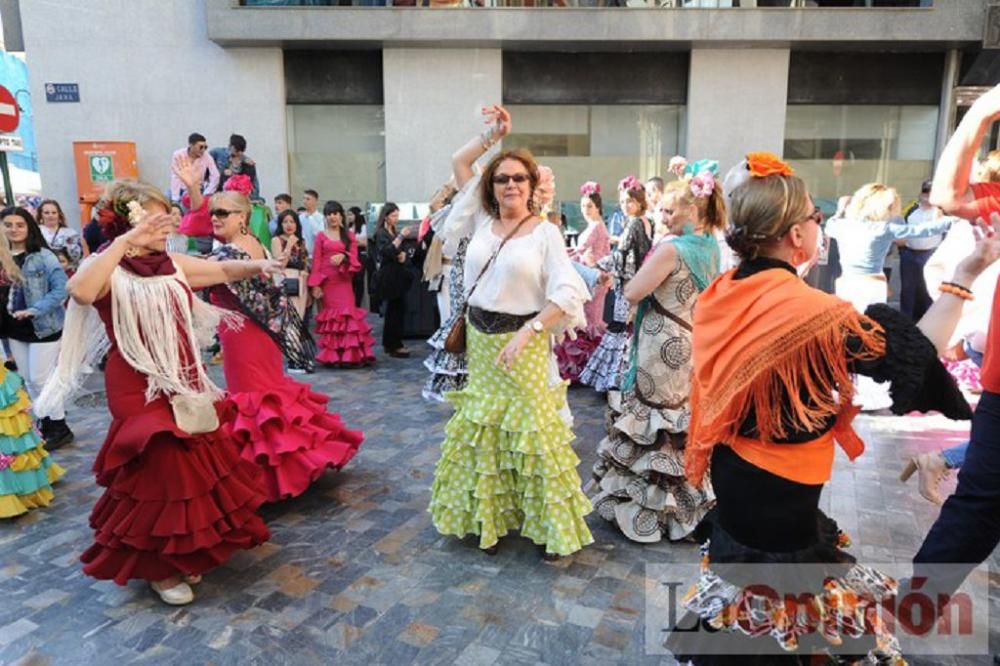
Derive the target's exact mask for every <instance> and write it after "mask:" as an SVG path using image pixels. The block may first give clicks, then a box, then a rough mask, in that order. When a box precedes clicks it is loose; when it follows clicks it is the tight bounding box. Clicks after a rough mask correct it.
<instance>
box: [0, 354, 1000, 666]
mask: <svg viewBox="0 0 1000 666" xmlns="http://www.w3.org/2000/svg"><path fill="white" fill-rule="evenodd" d="M411 347H412V348H413V349H414V350H415V351H416V353H415V354H414V358H412V359H409V360H405V361H402V360H394V359H388V358H385V357H380V359H379V364H378V366H377V368H375V369H369V370H340V371H334V370H321V371H320V372H318V373H317V374H316V375H313V376H311V377H310V378H309V379H310V381H312V383H313V384H314V385H315V386H316V387H317V388H318V389H319V390H321V391H323V392H325V393H327V394H329V395H330V397H331V409H333V410H335V411H339V412H340V413H341V414H342V415H343V417H344V420H345V422H346V423H347V424H348V426H349V427H353V428H359V429H362V430H364V432H365V443H364V445H363V446H362V448H361V451H360V452H359V454H358V456H357V457H356V458H355V459H354V461H352V462H351V463H350V465H349V466H348V467H347V468H346V469H344V470H343V471H341V472H339V473H330V474H327V475H326V476H324V477H323V478H321V479H320V480H319V481H318V482H317V483H316V484H315V485H314V487H312V488H311V489H310V490H309V491H308V492H307V493H306V494H305V495H304V496H302V497H299V498H297V499H295V500H293V501H288V502H284V503H282V504H279V505H276V506H268V507H266V508H265V510H264V516H265V518H266V519H267V522H268V523H269V524H270V526H271V530H272V540H271V541H270V542H269V543H267V544H265V545H263V546H261V547H259V548H257V549H256V550H254V551H252V552H243V553H240V554H238V555H237V556H236V557H234V558H233V559H232V560H231V561H230V562H229V563H228V564H227V565H226V566H224V567H222V568H220V569H219V570H217V571H214V572H212V573H211V574H210V575H208V576H206V579H205V582H204V583H202V584H201V585H200V586H199V587H198V590H197V592H198V599H197V601H196V602H195V604H193V605H191V606H188V607H185V608H180V609H178V608H170V607H167V606H164V605H163V604H161V603H160V602H159V601H158V600H157V599H156V598H154V596H153V594H152V593H151V592H150V591H149V590H148V588H146V587H145V586H144V585H142V584H139V583H137V582H133V583H132V584H131V585H129V586H127V587H119V586H116V585H114V584H113V583H110V582H98V581H94V580H92V579H90V578H87V577H85V576H83V575H82V574H81V572H80V564H79V562H78V559H77V558H78V556H79V554H80V552H81V551H82V550H83V549H84V548H85V547H86V546H87V545H88V544H89V539H90V536H91V532H90V530H89V528H88V527H87V522H86V520H87V515H88V512H89V510H90V508H91V506H93V504H94V502H95V500H96V499H97V497H98V494H99V493H98V488H97V487H96V485H95V483H94V479H93V476H92V475H91V472H90V466H91V463H92V461H93V458H94V456H95V454H96V452H97V450H98V447H99V445H100V443H101V441H102V439H103V437H104V434H105V431H106V428H107V423H108V416H107V413H106V411H105V410H104V407H103V402H102V398H101V395H100V393H95V394H93V395H91V396H90V397H89V398H84V399H82V400H81V401H79V404H78V405H77V407H76V408H75V409H72V410H71V413H70V423H71V424H72V426H73V428H74V429H75V430H76V432H77V435H78V439H77V443H76V444H75V445H74V446H72V447H69V448H67V449H64V450H61V451H58V452H57V453H56V454H55V457H56V459H57V460H58V461H59V462H60V463H61V464H62V465H64V466H65V467H66V469H67V475H66V477H65V479H64V480H63V481H62V482H60V483H59V484H58V486H57V488H56V502H55V503H54V505H53V506H51V507H50V508H48V509H44V510H39V511H34V512H32V513H30V514H29V515H27V516H26V517H22V518H20V519H17V520H13V521H8V522H5V523H2V524H0V598H2V600H3V601H2V602H0V663H3V664H12V663H25V664H28V663H30V664H87V663H93V664H110V663H117V664H124V663H132V662H144V663H157V664H160V663H167V664H185V665H187V664H208V663H212V664H217V665H219V664H269V665H270V664H314V663H315V664H321V663H337V664H369V665H374V664H393V665H396V664H409V663H415V664H470V665H471V664H475V665H484V666H485V665H487V664H551V665H553V666H556V665H561V664H616V663H629V664H646V663H667V664H669V663H672V660H671V659H670V658H668V657H662V656H653V655H649V654H647V653H646V651H645V647H644V646H645V637H644V634H645V612H644V590H646V589H647V587H648V586H652V585H655V584H656V583H655V581H653V580H651V579H647V577H646V575H645V565H646V564H647V563H670V562H690V563H694V562H696V561H697V552H696V548H695V546H694V545H692V544H688V543H684V544H657V545H648V546H640V545H638V544H634V543H631V542H629V541H627V540H625V539H624V538H623V537H622V536H621V535H620V533H619V532H618V531H617V530H615V529H613V528H612V527H611V526H610V524H608V523H606V522H604V521H603V520H602V519H601V518H599V517H598V516H596V515H591V516H590V518H589V523H590V525H591V528H592V529H593V532H594V536H595V539H596V543H595V544H594V545H593V546H591V547H588V548H586V549H585V550H584V551H582V552H580V553H578V554H576V555H575V556H573V557H569V558H564V559H563V560H561V561H558V562H555V563H546V562H543V561H542V560H541V558H540V556H539V552H538V550H536V548H535V547H533V546H532V545H531V544H530V543H528V542H526V541H524V540H522V539H519V538H517V537H516V536H514V537H510V538H507V539H505V540H504V541H503V542H502V543H501V548H500V553H499V554H498V555H497V556H496V557H492V558H490V557H486V556H484V555H483V554H482V553H481V552H480V551H479V550H478V549H477V548H476V546H475V544H474V542H473V541H472V540H469V539H467V540H465V541H459V540H457V539H454V538H443V537H441V536H439V535H438V534H437V533H436V532H435V531H434V528H433V526H432V525H431V521H430V516H429V514H428V513H427V512H426V507H427V502H428V498H429V489H430V483H431V476H432V473H433V467H434V463H435V461H436V459H437V456H438V451H439V444H440V440H441V438H442V428H443V425H444V423H445V420H446V419H447V417H448V414H449V410H448V408H447V407H446V406H443V405H428V404H426V403H424V402H423V401H422V400H421V398H420V388H421V385H422V383H423V381H424V379H425V377H426V374H425V370H424V368H423V366H422V363H421V361H422V356H423V353H424V346H423V344H422V343H420V342H419V341H414V342H413V343H412V344H411ZM213 372H216V373H217V372H218V368H216V369H214V370H213ZM95 379H96V378H95ZM99 386H100V383H99V381H98V382H96V383H95V384H94V388H95V390H96V389H99ZM570 396H571V397H570V401H571V405H572V408H573V411H574V414H575V416H576V428H575V430H576V432H577V434H578V439H577V441H576V442H575V444H574V446H575V448H576V450H577V452H578V454H579V455H580V457H581V458H582V459H583V464H582V465H581V476H583V477H584V479H585V480H586V479H588V478H589V469H590V466H591V465H592V463H593V459H594V449H595V447H596V444H597V442H598V441H599V439H600V437H601V436H602V432H603V414H602V411H603V401H602V399H600V398H599V396H597V395H596V394H595V393H593V392H592V391H590V390H588V389H574V390H573V391H571V394H570ZM861 425H862V434H863V435H864V436H865V437H866V440H867V441H868V451H867V452H866V454H865V455H864V456H862V457H861V458H860V459H859V461H858V462H857V463H855V464H850V463H848V462H847V461H846V459H845V458H843V456H842V455H841V454H839V453H838V459H837V463H836V470H835V474H834V479H833V482H832V483H831V484H830V486H829V487H828V489H827V490H826V491H825V493H824V498H823V506H824V508H825V509H826V510H827V511H828V512H829V513H830V515H832V516H833V517H835V518H836V519H837V520H838V521H840V523H841V525H842V526H843V527H844V528H845V529H847V530H849V531H850V532H851V533H852V535H853V537H854V541H855V544H856V546H855V549H854V550H855V552H856V554H857V556H858V558H859V559H861V560H863V561H866V562H907V561H909V559H910V558H911V557H912V555H913V553H914V552H915V551H916V548H917V547H918V546H919V544H920V541H921V538H922V535H923V534H924V533H925V532H926V530H927V529H928V527H929V526H930V524H931V522H932V520H933V519H934V517H935V515H936V508H935V507H933V506H931V505H930V504H928V503H927V502H925V501H923V500H922V499H920V497H919V496H918V495H917V492H916V488H915V485H914V484H912V483H911V485H910V486H903V485H902V484H900V483H899V482H898V480H897V476H898V473H899V471H900V469H901V465H902V461H903V460H905V459H906V457H907V456H908V455H911V454H913V453H914V452H918V451H921V450H929V449H933V448H936V447H938V446H940V445H942V444H945V443H950V442H957V441H959V440H960V439H961V438H962V436H963V429H964V428H965V427H966V426H965V425H963V424H953V423H950V422H948V421H946V420H944V419H942V418H935V417H930V418H915V417H911V418H891V417H876V418H863V419H861ZM994 603H996V600H995V599H993V600H991V605H993V604H994ZM998 642H1000V641H996V640H991V643H994V645H993V646H992V647H993V649H994V651H996V649H997V643H998ZM916 661H917V663H935V664H938V663H945V664H952V663H962V664H966V663H969V664H979V663H982V664H985V663H990V660H989V659H988V658H987V657H986V656H982V657H978V658H974V659H968V658H967V659H962V660H958V661H956V660H952V659H950V658H948V659H941V658H935V659H931V660H923V661H922V660H916Z"/></svg>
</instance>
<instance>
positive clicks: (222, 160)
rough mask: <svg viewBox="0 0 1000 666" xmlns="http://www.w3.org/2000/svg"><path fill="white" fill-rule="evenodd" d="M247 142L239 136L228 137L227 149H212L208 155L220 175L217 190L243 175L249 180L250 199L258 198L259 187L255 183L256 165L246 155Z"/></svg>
mask: <svg viewBox="0 0 1000 666" xmlns="http://www.w3.org/2000/svg"><path fill="white" fill-rule="evenodd" d="M246 149H247V140H246V139H245V138H244V137H242V136H241V135H239V134H231V135H230V136H229V147H228V148H222V147H219V148H212V150H210V151H209V155H211V156H212V159H213V160H214V161H215V166H216V168H217V169H218V170H219V173H220V174H221V180H220V182H219V189H222V187H224V186H225V184H226V181H227V180H229V179H230V178H232V177H233V176H235V175H238V174H243V175H245V176H248V177H249V178H250V182H251V183H252V184H253V189H251V190H250V198H251V199H259V198H260V185H259V184H258V182H257V165H256V164H255V163H254V161H253V160H252V159H250V156H249V155H247V154H246Z"/></svg>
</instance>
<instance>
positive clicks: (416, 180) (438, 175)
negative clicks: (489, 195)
mask: <svg viewBox="0 0 1000 666" xmlns="http://www.w3.org/2000/svg"><path fill="white" fill-rule="evenodd" d="M382 58H383V60H382V62H383V71H382V80H383V86H384V88H385V162H386V170H385V180H386V183H385V191H386V197H387V198H388V199H389V200H390V201H404V202H410V201H414V202H416V201H427V200H428V199H430V196H431V194H433V192H434V190H435V189H437V187H438V186H439V185H441V184H442V183H444V182H445V181H446V180H447V179H448V177H449V176H450V174H451V155H452V153H454V152H455V150H456V149H457V148H459V147H460V146H461V145H462V144H464V143H465V142H466V141H468V140H469V139H470V138H472V137H473V136H474V135H475V134H477V133H479V132H482V131H483V129H485V126H484V125H483V123H482V117H481V116H480V113H479V112H480V109H481V108H482V107H483V106H486V105H489V104H499V103H500V102H501V83H502V63H501V52H500V50H499V49H408V48H402V49H385V50H384V51H383V52H382Z"/></svg>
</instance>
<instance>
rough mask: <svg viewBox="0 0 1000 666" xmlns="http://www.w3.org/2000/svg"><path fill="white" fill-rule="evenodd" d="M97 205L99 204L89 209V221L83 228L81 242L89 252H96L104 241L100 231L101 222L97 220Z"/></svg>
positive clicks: (102, 233)
mask: <svg viewBox="0 0 1000 666" xmlns="http://www.w3.org/2000/svg"><path fill="white" fill-rule="evenodd" d="M99 207H100V204H98V205H97V206H94V208H93V210H92V211H91V216H90V222H88V223H87V226H85V227H84V228H83V242H84V243H85V244H86V246H87V248H88V251H90V252H97V251H98V250H99V249H101V246H102V245H104V243H105V242H106V239H105V238H104V232H102V231H101V223H100V222H99V221H98V220H97V209H98V208H99Z"/></svg>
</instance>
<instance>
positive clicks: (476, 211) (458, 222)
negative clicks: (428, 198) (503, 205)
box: [442, 173, 490, 245]
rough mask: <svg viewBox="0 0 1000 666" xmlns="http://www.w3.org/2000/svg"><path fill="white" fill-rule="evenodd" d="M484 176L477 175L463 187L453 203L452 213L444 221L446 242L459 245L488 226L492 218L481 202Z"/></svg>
mask: <svg viewBox="0 0 1000 666" xmlns="http://www.w3.org/2000/svg"><path fill="white" fill-rule="evenodd" d="M481 179H482V175H481V174H479V173H476V174H475V175H473V176H472V178H470V179H469V181H468V182H467V183H466V184H465V185H463V186H462V189H461V190H459V191H458V194H456V195H455V198H454V199H453V200H452V202H451V211H450V212H449V213H448V216H447V217H446V218H445V220H444V229H443V232H442V233H443V235H444V237H445V241H446V243H447V242H449V241H450V242H451V243H454V244H455V245H457V244H458V243H459V241H461V240H462V239H463V238H468V237H470V236H472V234H473V233H475V231H476V229H478V228H479V227H481V226H482V225H483V224H486V223H488V222H489V220H490V216H489V215H488V214H487V213H486V211H485V210H483V206H482V203H481V202H480V200H479V181H480V180H481Z"/></svg>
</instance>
